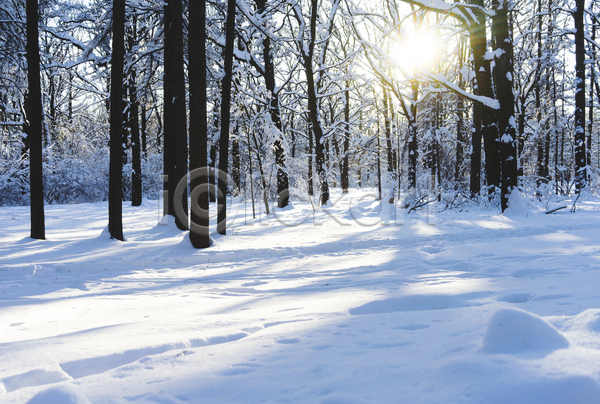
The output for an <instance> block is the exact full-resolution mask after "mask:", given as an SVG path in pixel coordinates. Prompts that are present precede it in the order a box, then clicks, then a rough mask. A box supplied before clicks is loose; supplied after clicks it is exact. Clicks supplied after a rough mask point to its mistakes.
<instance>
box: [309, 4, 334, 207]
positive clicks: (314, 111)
mask: <svg viewBox="0 0 600 404" xmlns="http://www.w3.org/2000/svg"><path fill="white" fill-rule="evenodd" d="M310 4H311V14H310V41H309V43H308V54H303V65H304V69H305V72H306V83H307V90H308V110H309V114H310V123H311V127H312V131H313V135H314V136H315V139H314V141H315V152H316V166H317V167H316V168H317V175H318V177H319V181H320V183H321V205H325V204H326V203H327V201H329V185H328V183H327V170H326V166H325V151H324V144H323V141H324V139H323V128H322V127H321V121H320V119H319V105H318V101H317V89H316V86H315V72H314V69H313V65H312V64H313V55H314V50H315V44H316V34H317V17H318V15H317V13H318V6H319V2H318V0H311V2H310Z"/></svg>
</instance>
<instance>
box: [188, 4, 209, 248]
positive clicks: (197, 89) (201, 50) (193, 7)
mask: <svg viewBox="0 0 600 404" xmlns="http://www.w3.org/2000/svg"><path fill="white" fill-rule="evenodd" d="M189 13H190V21H194V23H193V24H190V26H189V39H188V40H189V42H188V44H189V85H190V171H191V172H192V171H194V170H198V171H196V172H194V173H192V174H191V175H190V187H191V189H192V198H193V199H192V201H191V205H192V206H191V220H190V242H191V243H192V245H193V246H194V248H206V247H208V246H210V231H209V230H210V229H209V212H208V211H209V205H208V194H207V190H206V189H205V188H206V186H207V185H208V177H207V175H206V174H207V171H206V166H207V160H208V155H207V154H208V153H207V152H208V140H207V139H208V128H207V121H206V120H207V114H208V112H207V108H206V28H205V25H206V1H205V0H193V1H191V2H190V5H189ZM202 169H205V170H204V171H202Z"/></svg>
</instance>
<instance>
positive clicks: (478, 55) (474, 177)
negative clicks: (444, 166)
mask: <svg viewBox="0 0 600 404" xmlns="http://www.w3.org/2000/svg"><path fill="white" fill-rule="evenodd" d="M472 3H473V4H475V5H477V6H479V7H481V8H483V7H484V2H483V0H472ZM469 35H470V42H471V49H472V51H473V64H474V67H475V74H476V81H477V83H476V93H477V95H480V96H484V97H488V98H494V92H493V89H492V78H491V67H490V61H489V60H486V59H485V53H486V51H487V45H486V44H487V40H486V21H485V16H484V15H483V14H478V21H477V24H475V23H474V24H472V26H471V28H470V31H469ZM473 122H474V124H475V133H474V138H473V154H474V155H473V156H472V157H471V192H472V193H473V194H476V193H479V190H480V186H481V185H480V184H481V177H480V175H481V174H480V170H481V169H480V165H481V148H480V147H479V148H477V147H476V144H477V143H479V144H480V145H481V140H480V139H481V137H483V144H484V150H485V172H486V179H487V184H488V185H493V186H496V187H497V186H500V159H499V153H498V123H497V121H496V116H495V114H494V112H492V111H491V110H490V109H489V108H486V107H484V106H483V105H475V106H474V107H473ZM475 137H477V139H475ZM478 161H479V165H478V164H477V162H478ZM476 171H477V172H476Z"/></svg>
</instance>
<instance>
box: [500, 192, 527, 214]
mask: <svg viewBox="0 0 600 404" xmlns="http://www.w3.org/2000/svg"><path fill="white" fill-rule="evenodd" d="M530 214H531V211H530V210H529V208H528V207H527V204H526V203H525V200H524V199H523V196H522V195H521V191H519V190H518V189H516V188H515V189H513V190H512V192H511V193H510V196H509V198H508V207H507V208H506V210H505V211H504V216H506V217H526V216H528V215H530Z"/></svg>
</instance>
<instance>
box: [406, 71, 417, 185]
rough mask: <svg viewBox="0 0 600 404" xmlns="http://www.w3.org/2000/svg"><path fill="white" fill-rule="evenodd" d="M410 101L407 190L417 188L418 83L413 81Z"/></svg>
mask: <svg viewBox="0 0 600 404" xmlns="http://www.w3.org/2000/svg"><path fill="white" fill-rule="evenodd" d="M411 86H412V100H411V103H410V116H409V118H408V188H409V189H410V188H416V187H417V159H418V152H419V147H418V141H417V100H418V99H419V83H418V82H417V81H413V82H412V84H411Z"/></svg>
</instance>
